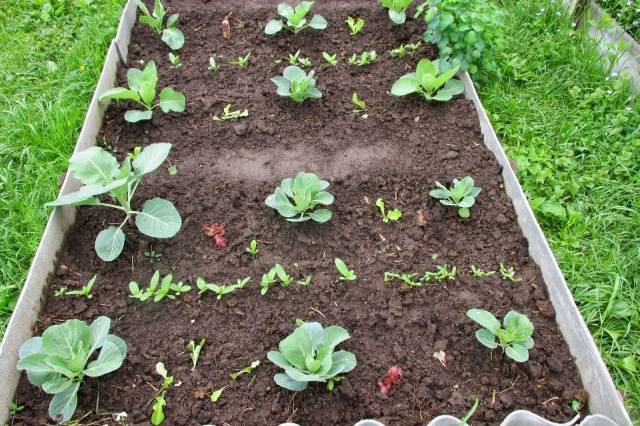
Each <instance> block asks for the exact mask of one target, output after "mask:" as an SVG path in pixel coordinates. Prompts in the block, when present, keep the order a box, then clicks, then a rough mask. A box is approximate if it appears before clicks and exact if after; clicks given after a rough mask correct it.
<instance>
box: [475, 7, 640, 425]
mask: <svg viewBox="0 0 640 426" xmlns="http://www.w3.org/2000/svg"><path fill="white" fill-rule="evenodd" d="M502 4H503V6H504V7H505V9H506V10H507V12H508V25H507V28H506V31H507V34H506V36H507V40H508V47H507V50H506V52H505V55H504V57H503V58H502V60H501V72H502V76H501V77H500V78H495V79H493V80H492V81H490V82H488V83H486V84H483V85H481V87H480V94H481V97H482V101H483V103H484V106H485V108H486V109H487V110H488V111H490V116H491V120H492V123H493V125H494V126H495V129H496V131H497V133H498V134H499V136H500V140H501V142H502V144H503V145H504V146H505V148H506V150H507V153H508V155H509V157H510V158H512V159H514V160H516V162H517V167H518V177H519V179H520V182H521V183H522V185H523V187H524V189H525V192H526V193H527V195H528V196H529V199H530V201H531V204H532V205H533V206H534V210H535V211H536V215H537V217H538V220H539V221H540V223H541V224H542V227H543V229H544V232H545V234H546V236H547V239H548V240H549V242H550V244H551V246H552V248H553V251H554V253H555V254H556V257H557V258H558V261H559V263H560V267H561V268H562V270H563V272H564V275H565V277H566V279H567V282H568V283H569V286H570V287H571V290H572V291H573V294H574V297H575V299H576V302H577V304H578V307H579V308H580V311H581V312H582V314H583V316H584V318H585V319H586V321H587V323H588V325H589V328H590V329H591V333H592V334H593V336H594V337H595V340H596V342H597V343H598V346H599V347H600V350H601V352H602V355H603V357H604V360H605V362H606V363H607V365H608V367H609V370H610V371H611V374H612V375H613V376H614V379H615V381H616V384H617V385H618V387H619V388H621V389H623V390H624V391H625V393H626V399H627V407H628V408H629V410H630V412H631V414H632V416H633V418H634V419H636V420H640V374H638V370H639V369H640V365H638V361H639V360H640V101H639V100H638V99H630V91H629V89H628V86H627V85H626V84H624V82H623V81H622V80H620V79H619V78H616V77H615V76H613V77H612V76H610V75H607V74H606V73H603V72H602V70H601V68H600V67H599V66H598V62H599V59H600V58H599V56H598V54H597V51H596V50H595V49H594V48H593V46H592V44H591V43H590V42H588V41H587V40H588V39H587V38H586V37H585V36H584V34H582V33H575V32H574V31H572V25H571V24H572V22H571V20H570V19H568V18H566V17H564V16H563V15H562V13H561V10H562V9H561V4H562V2H561V1H556V2H550V1H549V0H545V1H541V0H533V1H526V2H523V1H520V0H504V1H503V2H502Z"/></svg>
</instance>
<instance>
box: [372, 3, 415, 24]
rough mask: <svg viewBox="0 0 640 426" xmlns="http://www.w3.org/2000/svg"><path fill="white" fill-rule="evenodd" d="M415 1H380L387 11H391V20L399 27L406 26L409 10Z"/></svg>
mask: <svg viewBox="0 0 640 426" xmlns="http://www.w3.org/2000/svg"><path fill="white" fill-rule="evenodd" d="M411 3H413V0H380V4H382V6H383V7H384V8H385V9H389V18H390V19H391V20H392V21H393V22H394V23H395V24H398V25H402V24H404V21H406V19H407V14H406V11H407V8H408V7H409V6H411Z"/></svg>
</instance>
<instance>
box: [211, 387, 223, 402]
mask: <svg viewBox="0 0 640 426" xmlns="http://www.w3.org/2000/svg"><path fill="white" fill-rule="evenodd" d="M225 388H226V386H224V387H221V388H220V389H217V390H214V391H213V392H211V396H210V397H209V399H210V400H211V402H218V400H219V399H220V397H221V396H222V392H224V390H225Z"/></svg>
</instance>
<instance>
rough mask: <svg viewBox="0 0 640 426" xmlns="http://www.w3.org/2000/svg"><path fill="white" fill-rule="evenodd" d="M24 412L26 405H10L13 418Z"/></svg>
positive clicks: (14, 403)
mask: <svg viewBox="0 0 640 426" xmlns="http://www.w3.org/2000/svg"><path fill="white" fill-rule="evenodd" d="M22 410H24V405H19V404H18V403H16V402H13V401H12V402H11V404H9V415H10V416H12V417H15V416H16V415H17V414H18V413H19V412H20V411H22Z"/></svg>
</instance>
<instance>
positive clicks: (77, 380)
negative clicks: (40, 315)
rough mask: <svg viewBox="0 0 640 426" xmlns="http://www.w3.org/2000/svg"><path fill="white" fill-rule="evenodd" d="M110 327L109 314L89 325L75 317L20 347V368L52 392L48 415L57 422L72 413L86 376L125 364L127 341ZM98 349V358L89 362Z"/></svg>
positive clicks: (45, 389)
mask: <svg viewBox="0 0 640 426" xmlns="http://www.w3.org/2000/svg"><path fill="white" fill-rule="evenodd" d="M110 326H111V320H110V319H109V318H107V317H98V318H96V319H95V321H93V322H92V323H91V325H90V326H89V325H87V324H86V323H85V322H83V321H80V320H75V319H72V320H68V321H66V322H64V323H63V324H59V325H52V326H51V327H49V328H47V329H46V330H45V331H44V333H42V337H32V338H31V339H29V340H27V341H26V342H24V343H23V344H22V346H21V347H20V351H19V353H18V354H19V356H20V361H19V362H18V370H26V371H27V377H28V378H29V381H30V382H31V384H33V385H36V386H40V387H42V390H43V391H45V392H46V393H48V394H52V395H53V399H52V400H51V403H50V404H49V416H51V418H52V419H53V420H55V421H56V422H63V421H67V420H69V419H70V418H71V417H72V416H73V413H74V412H75V411H76V405H77V403H78V390H79V389H80V386H81V385H82V381H83V380H84V377H85V376H89V377H100V376H103V375H105V374H107V373H110V372H112V371H114V370H117V369H118V368H120V366H121V365H122V362H123V361H124V358H125V357H126V356H127V344H126V343H125V342H124V340H122V339H121V338H120V337H118V336H115V335H113V334H109V328H110ZM98 349H100V352H99V354H98V357H97V358H95V359H94V360H93V361H91V362H89V363H88V364H87V362H88V361H89V359H90V358H91V356H92V355H93V353H94V352H95V351H96V350H98Z"/></svg>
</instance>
